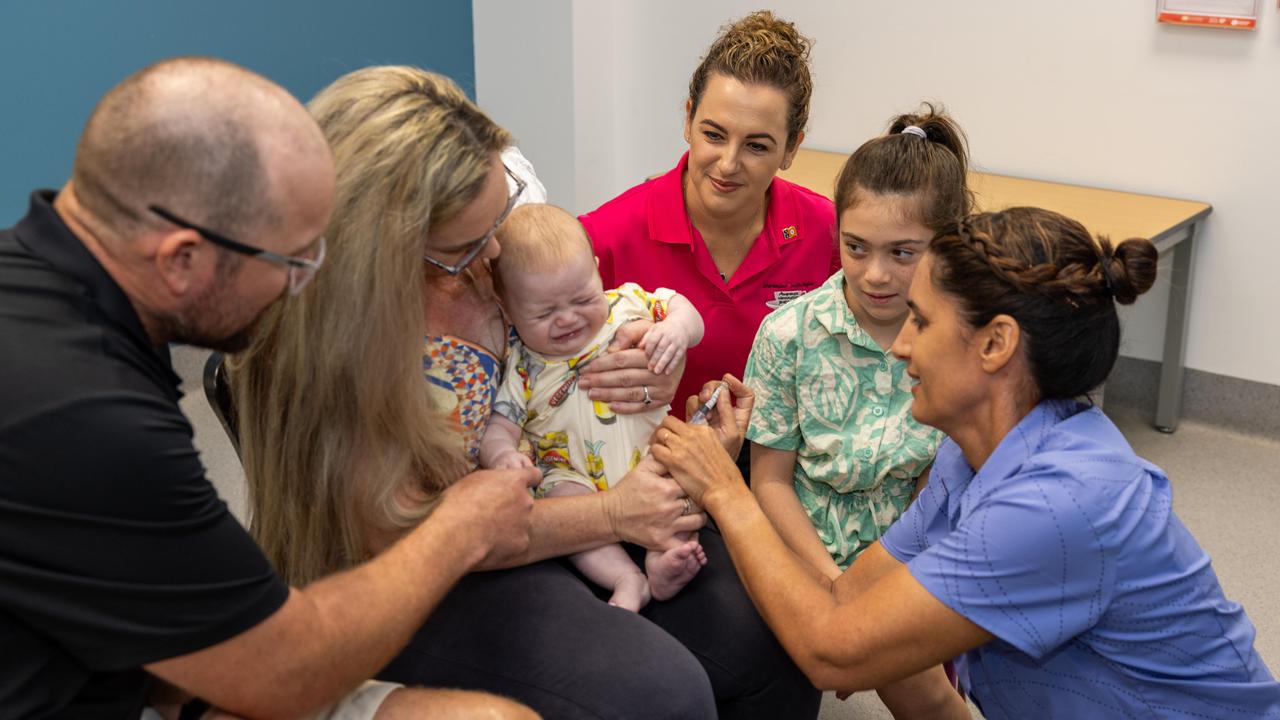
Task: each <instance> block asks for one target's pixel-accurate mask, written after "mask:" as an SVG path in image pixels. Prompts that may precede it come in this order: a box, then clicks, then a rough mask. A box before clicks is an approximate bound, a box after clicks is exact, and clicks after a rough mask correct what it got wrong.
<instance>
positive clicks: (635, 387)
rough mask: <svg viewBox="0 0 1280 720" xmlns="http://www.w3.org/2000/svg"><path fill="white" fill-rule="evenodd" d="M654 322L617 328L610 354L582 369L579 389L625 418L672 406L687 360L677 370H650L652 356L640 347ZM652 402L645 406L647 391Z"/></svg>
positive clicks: (645, 321) (678, 363) (641, 322)
mask: <svg viewBox="0 0 1280 720" xmlns="http://www.w3.org/2000/svg"><path fill="white" fill-rule="evenodd" d="M653 325H654V324H653V323H651V322H649V321H647V320H637V321H635V322H629V323H627V324H626V325H623V326H622V327H620V328H618V332H616V333H615V334H614V336H613V342H612V343H610V344H609V352H607V353H605V354H604V355H601V356H599V357H597V358H596V359H595V360H592V361H591V362H590V363H587V366H586V367H585V368H583V370H582V376H581V377H580V378H579V380H578V387H579V388H581V389H583V390H586V391H587V397H589V398H591V399H592V400H597V401H599V402H607V403H609V409H611V410H613V411H614V412H616V413H620V414H623V415H626V414H630V413H638V412H644V411H646V410H652V409H653V408H654V407H655V406H657V407H662V406H663V405H666V404H667V403H670V402H671V401H672V399H674V398H675V395H676V386H678V385H679V384H680V376H681V375H682V374H683V373H684V367H683V365H684V359H683V358H681V359H680V361H679V362H677V363H676V370H675V371H673V372H671V373H667V374H661V375H659V374H658V373H655V372H652V371H651V370H649V357H648V355H646V354H645V351H644V350H641V349H640V348H639V347H638V346H639V344H640V340H641V339H642V338H643V337H644V335H645V333H647V332H648V331H649V328H651V327H653ZM646 389H647V390H648V391H649V395H648V397H649V402H648V403H645V401H644V400H645V390H646Z"/></svg>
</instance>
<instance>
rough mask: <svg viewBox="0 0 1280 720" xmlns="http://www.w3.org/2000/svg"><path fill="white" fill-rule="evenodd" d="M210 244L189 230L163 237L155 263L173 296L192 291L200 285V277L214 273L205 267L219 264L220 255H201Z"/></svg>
mask: <svg viewBox="0 0 1280 720" xmlns="http://www.w3.org/2000/svg"><path fill="white" fill-rule="evenodd" d="M206 244H207V243H204V242H203V241H202V239H201V238H200V235H199V234H198V233H196V231H194V230H187V229H185V228H184V229H181V230H175V231H173V232H171V233H166V234H164V235H163V236H161V237H160V239H159V241H158V242H157V243H156V245H155V255H154V256H153V260H152V261H153V262H154V263H155V268H156V272H157V273H158V274H159V275H160V279H161V281H162V282H163V283H164V285H165V287H166V288H167V289H168V290H169V293H170V294H172V295H176V296H183V295H186V294H187V293H189V292H191V290H192V287H193V286H195V285H197V284H199V280H200V275H201V274H202V273H204V272H208V271H209V270H212V268H206V267H205V266H207V265H209V264H210V263H213V264H215V265H216V261H217V253H216V252H201V250H202V246H203V245H206ZM209 249H212V248H209Z"/></svg>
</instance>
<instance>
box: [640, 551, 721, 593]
mask: <svg viewBox="0 0 1280 720" xmlns="http://www.w3.org/2000/svg"><path fill="white" fill-rule="evenodd" d="M706 564H707V553H706V551H705V550H703V549H702V545H700V544H698V541H696V540H690V541H689V542H687V543H685V544H683V545H681V546H679V547H676V548H672V549H671V550H668V551H666V552H663V553H657V552H651V553H649V554H648V555H646V556H645V560H644V571H645V574H646V575H648V576H649V590H650V591H651V592H652V593H653V599H654V600H670V599H671V598H673V597H675V595H676V593H678V592H680V589H681V588H683V587H684V586H685V585H688V584H689V581H690V580H692V579H693V577H694V576H695V575H697V574H698V571H699V570H701V569H702V566H703V565H706Z"/></svg>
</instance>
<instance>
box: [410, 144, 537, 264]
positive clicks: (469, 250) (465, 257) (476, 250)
mask: <svg viewBox="0 0 1280 720" xmlns="http://www.w3.org/2000/svg"><path fill="white" fill-rule="evenodd" d="M502 169H503V170H506V171H507V177H509V178H511V179H512V180H514V181H515V183H516V191H515V192H514V193H512V195H511V197H510V198H508V199H507V207H506V208H504V209H503V210H502V214H501V215H499V216H498V219H497V220H494V221H493V227H491V228H489V232H487V233H485V234H484V236H483V237H481V238H478V239H476V240H472V241H471V242H469V243H467V244H466V246H465V248H466V249H465V251H464V252H463V253H462V259H461V260H459V261H458V262H457V263H456V264H454V265H449V264H448V263H444V262H441V261H439V260H437V259H435V258H433V257H431V256H430V255H427V254H426V253H423V255H422V259H423V260H426V261H427V262H429V263H431V264H432V265H435V266H436V267H438V268H440V269H441V270H443V271H445V272H447V273H449V274H450V275H457V274H458V273H460V272H462V271H463V270H465V269H466V268H467V266H468V265H470V264H471V263H472V261H474V260H475V259H476V256H477V255H479V254H480V253H482V252H484V249H485V248H486V247H488V245H489V241H490V240H492V239H493V236H494V234H495V233H497V232H498V226H499V225H501V224H502V221H503V220H506V219H507V216H508V215H510V214H511V211H512V210H513V209H515V206H516V202H517V201H518V200H519V199H520V194H521V193H523V192H524V188H525V182H524V181H523V180H521V179H520V178H518V177H516V174H515V173H513V172H511V168H509V167H507V166H506V165H503V166H502Z"/></svg>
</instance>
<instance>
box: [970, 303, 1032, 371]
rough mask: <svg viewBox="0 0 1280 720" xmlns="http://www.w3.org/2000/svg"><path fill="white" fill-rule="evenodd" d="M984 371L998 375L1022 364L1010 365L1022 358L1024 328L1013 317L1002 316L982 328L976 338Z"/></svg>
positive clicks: (994, 318) (996, 317)
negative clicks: (1016, 359)
mask: <svg viewBox="0 0 1280 720" xmlns="http://www.w3.org/2000/svg"><path fill="white" fill-rule="evenodd" d="M974 342H975V343H976V344H977V347H978V355H979V357H980V358H981V361H982V370H983V372H986V373H987V374H989V375H996V374H998V373H1000V372H1001V371H1003V370H1006V369H1010V370H1012V369H1014V367H1016V366H1018V365H1020V363H1013V365H1012V366H1011V365H1010V363H1011V362H1013V361H1014V360H1015V358H1019V357H1021V356H1022V353H1021V352H1019V350H1020V348H1021V346H1022V328H1021V327H1019V326H1018V321H1017V320H1014V319H1013V317H1012V316H1010V315H1005V314H1003V313H1002V314H1000V315H996V316H995V317H993V318H991V320H990V321H989V322H988V323H987V324H986V325H984V326H982V328H980V329H979V330H978V331H977V333H975V336H974Z"/></svg>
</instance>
